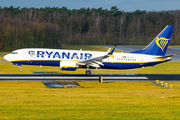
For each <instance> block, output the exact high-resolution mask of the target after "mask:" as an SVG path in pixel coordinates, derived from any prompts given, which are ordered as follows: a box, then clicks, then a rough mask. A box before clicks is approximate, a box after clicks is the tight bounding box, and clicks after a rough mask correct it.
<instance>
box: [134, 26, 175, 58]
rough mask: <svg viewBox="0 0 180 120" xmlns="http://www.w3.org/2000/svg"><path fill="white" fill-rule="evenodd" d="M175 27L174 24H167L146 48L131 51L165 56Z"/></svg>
mask: <svg viewBox="0 0 180 120" xmlns="http://www.w3.org/2000/svg"><path fill="white" fill-rule="evenodd" d="M173 29H174V26H173V25H167V26H166V27H165V28H164V29H163V30H162V31H161V33H159V35H157V36H156V37H155V39H154V40H153V41H152V42H151V43H150V44H149V45H148V46H147V47H146V48H144V49H142V50H139V51H134V52H131V53H137V54H148V55H158V56H165V54H166V51H167V48H168V45H169V42H170V39H171V35H172V32H173Z"/></svg>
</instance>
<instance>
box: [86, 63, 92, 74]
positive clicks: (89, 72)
mask: <svg viewBox="0 0 180 120" xmlns="http://www.w3.org/2000/svg"><path fill="white" fill-rule="evenodd" d="M86 68H87V69H86V75H88V76H89V75H91V71H90V70H89V66H88V65H86Z"/></svg>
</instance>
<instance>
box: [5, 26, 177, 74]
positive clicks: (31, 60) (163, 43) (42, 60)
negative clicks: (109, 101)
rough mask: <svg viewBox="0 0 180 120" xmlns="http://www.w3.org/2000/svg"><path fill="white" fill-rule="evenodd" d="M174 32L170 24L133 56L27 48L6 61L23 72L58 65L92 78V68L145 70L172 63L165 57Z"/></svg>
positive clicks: (60, 67) (6, 56) (131, 53)
mask: <svg viewBox="0 0 180 120" xmlns="http://www.w3.org/2000/svg"><path fill="white" fill-rule="evenodd" d="M173 29H174V26H173V25H167V26H166V27H165V28H164V29H163V30H162V31H161V32H160V33H159V34H158V35H157V36H156V37H155V38H154V40H153V41H152V42H151V43H150V44H149V45H148V46H147V47H145V48H144V49H142V50H138V51H134V52H130V53H120V52H114V50H115V48H116V45H114V46H113V47H112V48H109V49H108V51H107V52H98V51H82V50H67V49H47V48H24V49H18V50H15V51H12V53H10V54H7V55H5V56H4V59H5V60H7V61H10V62H12V63H13V65H17V66H20V70H19V71H20V72H22V65H40V66H58V67H59V69H60V70H72V71H75V70H76V69H78V68H86V71H85V74H86V75H91V71H90V69H91V68H102V69H103V68H104V69H133V68H141V67H143V68H144V67H147V66H155V65H156V64H160V63H164V62H167V61H170V60H172V58H171V56H172V55H170V56H165V54H166V51H167V48H168V44H169V42H170V39H171V35H172V32H173Z"/></svg>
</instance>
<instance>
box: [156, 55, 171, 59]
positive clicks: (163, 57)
mask: <svg viewBox="0 0 180 120" xmlns="http://www.w3.org/2000/svg"><path fill="white" fill-rule="evenodd" d="M172 56H174V55H168V56H162V57H156V58H155V59H165V58H168V57H172Z"/></svg>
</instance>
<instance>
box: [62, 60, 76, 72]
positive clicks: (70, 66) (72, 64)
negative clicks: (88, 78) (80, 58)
mask: <svg viewBox="0 0 180 120" xmlns="http://www.w3.org/2000/svg"><path fill="white" fill-rule="evenodd" d="M77 68H78V65H77V62H76V61H65V60H62V61H60V66H59V69H60V70H71V71H74V70H76V69H77Z"/></svg>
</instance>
